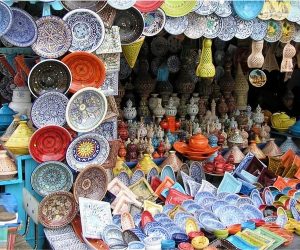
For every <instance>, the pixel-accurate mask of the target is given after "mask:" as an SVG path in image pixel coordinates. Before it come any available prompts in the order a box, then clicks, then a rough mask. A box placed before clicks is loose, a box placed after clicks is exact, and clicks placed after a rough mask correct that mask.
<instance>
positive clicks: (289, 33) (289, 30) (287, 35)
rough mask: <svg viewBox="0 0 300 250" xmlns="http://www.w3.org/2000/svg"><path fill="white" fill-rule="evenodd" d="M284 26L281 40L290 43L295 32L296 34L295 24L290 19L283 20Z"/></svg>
mask: <svg viewBox="0 0 300 250" xmlns="http://www.w3.org/2000/svg"><path fill="white" fill-rule="evenodd" d="M281 25H282V26H281V27H282V34H281V37H280V42H282V43H288V42H290V41H291V40H292V38H293V36H294V34H295V25H294V23H292V22H289V21H286V20H285V21H282V23H281Z"/></svg>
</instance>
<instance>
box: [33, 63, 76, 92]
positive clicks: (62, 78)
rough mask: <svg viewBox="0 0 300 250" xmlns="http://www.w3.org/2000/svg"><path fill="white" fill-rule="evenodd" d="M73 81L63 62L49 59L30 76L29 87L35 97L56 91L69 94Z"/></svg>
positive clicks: (40, 64) (34, 69)
mask: <svg viewBox="0 0 300 250" xmlns="http://www.w3.org/2000/svg"><path fill="white" fill-rule="evenodd" d="M71 81H72V75H71V71H70V69H69V68H68V66H67V65H65V64H64V63H63V62H61V61H58V60H55V59H48V60H44V61H41V62H39V63H38V64H36V65H35V66H34V67H33V68H32V69H31V71H30V73H29V76H28V87H29V90H30V92H31V93H32V94H33V95H34V96H35V97H39V96H40V95H42V94H44V93H46V92H49V91H56V92H60V93H63V94H65V93H67V92H68V90H69V88H70V84H71Z"/></svg>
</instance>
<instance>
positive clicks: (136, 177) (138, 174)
mask: <svg viewBox="0 0 300 250" xmlns="http://www.w3.org/2000/svg"><path fill="white" fill-rule="evenodd" d="M143 177H145V174H144V172H143V171H142V170H140V169H137V170H135V171H134V173H133V175H132V176H131V179H130V185H133V184H134V183H136V182H138V181H139V180H140V179H141V178H143Z"/></svg>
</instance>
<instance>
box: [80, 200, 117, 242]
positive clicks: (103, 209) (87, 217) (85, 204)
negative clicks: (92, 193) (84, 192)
mask: <svg viewBox="0 0 300 250" xmlns="http://www.w3.org/2000/svg"><path fill="white" fill-rule="evenodd" d="M79 208H80V217H81V225H82V234H83V236H84V237H86V238H92V239H100V238H101V235H102V233H103V230H104V228H105V227H106V226H107V225H111V224H112V216H111V210H110V204H109V203H108V202H104V201H96V200H90V199H87V198H83V197H79Z"/></svg>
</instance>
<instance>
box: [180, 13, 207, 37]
mask: <svg viewBox="0 0 300 250" xmlns="http://www.w3.org/2000/svg"><path fill="white" fill-rule="evenodd" d="M187 19H188V26H187V27H186V29H185V31H184V34H185V35H186V36H187V37H188V38H190V39H199V38H200V37H201V36H203V34H204V30H203V29H201V28H200V27H204V26H205V22H206V21H205V17H203V16H200V15H198V14H196V13H194V12H191V13H189V14H188V15H187Z"/></svg>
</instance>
